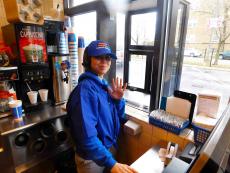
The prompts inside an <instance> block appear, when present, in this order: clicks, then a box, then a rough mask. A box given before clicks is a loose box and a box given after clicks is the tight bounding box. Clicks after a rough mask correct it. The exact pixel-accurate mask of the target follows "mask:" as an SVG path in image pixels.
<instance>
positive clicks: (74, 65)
mask: <svg viewBox="0 0 230 173" xmlns="http://www.w3.org/2000/svg"><path fill="white" fill-rule="evenodd" d="M68 45H69V54H70V63H71V67H70V75H71V83H72V88H75V86H76V85H77V81H78V46H77V38H76V34H75V33H68Z"/></svg>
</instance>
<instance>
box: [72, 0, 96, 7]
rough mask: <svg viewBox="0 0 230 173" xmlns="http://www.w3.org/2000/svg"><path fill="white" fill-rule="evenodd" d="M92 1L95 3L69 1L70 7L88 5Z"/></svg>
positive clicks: (85, 0) (80, 0) (77, 0)
mask: <svg viewBox="0 0 230 173" xmlns="http://www.w3.org/2000/svg"><path fill="white" fill-rule="evenodd" d="M92 1H95V0H69V4H70V7H74V6H77V5H82V4H86V3H88V2H92Z"/></svg>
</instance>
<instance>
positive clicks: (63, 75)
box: [44, 21, 72, 105]
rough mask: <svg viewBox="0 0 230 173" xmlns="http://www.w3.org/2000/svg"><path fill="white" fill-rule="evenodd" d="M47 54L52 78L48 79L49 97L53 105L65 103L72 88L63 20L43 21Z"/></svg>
mask: <svg viewBox="0 0 230 173" xmlns="http://www.w3.org/2000/svg"><path fill="white" fill-rule="evenodd" d="M44 28H45V33H46V43H47V54H48V60H49V66H50V70H51V76H52V80H50V81H49V84H50V87H51V88H50V90H51V92H50V93H51V98H52V100H53V103H54V104H55V105H58V104H62V103H65V102H66V101H67V100H68V97H69V94H70V92H71V90H72V87H71V86H72V85H71V82H72V81H71V80H70V79H71V74H70V67H71V62H70V55H69V49H68V39H67V33H66V32H65V31H64V22H60V21H45V24H44Z"/></svg>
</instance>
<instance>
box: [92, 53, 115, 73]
mask: <svg viewBox="0 0 230 173" xmlns="http://www.w3.org/2000/svg"><path fill="white" fill-rule="evenodd" d="M110 65H111V57H109V56H106V55H103V56H97V57H91V63H90V66H91V70H92V71H93V72H94V73H96V74H97V75H99V76H101V77H103V76H104V74H106V73H107V72H108V70H109V68H110Z"/></svg>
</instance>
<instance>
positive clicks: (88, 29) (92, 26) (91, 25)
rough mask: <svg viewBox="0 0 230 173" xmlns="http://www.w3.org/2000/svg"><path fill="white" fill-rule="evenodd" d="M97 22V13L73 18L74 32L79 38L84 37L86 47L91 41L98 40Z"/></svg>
mask: <svg viewBox="0 0 230 173" xmlns="http://www.w3.org/2000/svg"><path fill="white" fill-rule="evenodd" d="M86 21H87V22H86ZM96 22H97V13H96V12H95V11H94V12H90V13H85V14H81V15H76V16H73V17H72V23H73V27H74V32H75V33H76V34H77V36H82V37H84V40H85V46H87V45H88V44H89V43H90V42H91V41H93V40H96V35H97V34H96V33H97V23H96Z"/></svg>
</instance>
